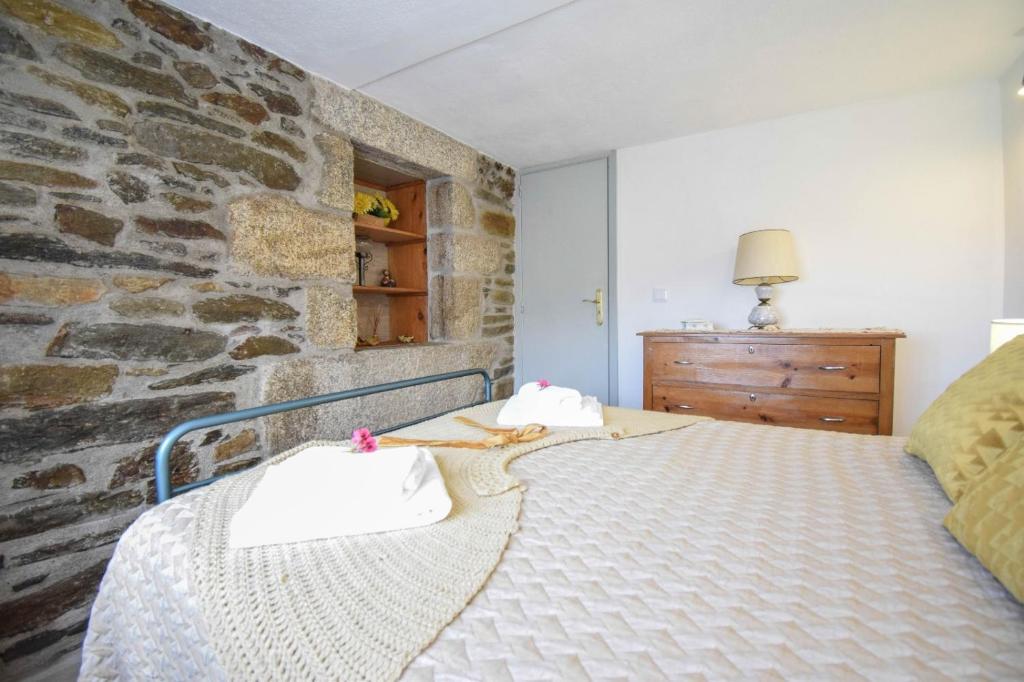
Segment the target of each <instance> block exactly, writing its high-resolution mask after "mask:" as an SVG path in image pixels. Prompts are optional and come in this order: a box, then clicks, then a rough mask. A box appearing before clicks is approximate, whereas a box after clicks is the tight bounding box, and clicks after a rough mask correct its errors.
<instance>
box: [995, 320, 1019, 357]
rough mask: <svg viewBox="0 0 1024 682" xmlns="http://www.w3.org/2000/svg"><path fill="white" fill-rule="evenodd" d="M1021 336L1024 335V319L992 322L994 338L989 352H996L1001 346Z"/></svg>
mask: <svg viewBox="0 0 1024 682" xmlns="http://www.w3.org/2000/svg"><path fill="white" fill-rule="evenodd" d="M1021 334H1024V318H1021V319H1007V320H992V336H991V345H990V346H989V352H990V353H991V352H994V351H995V349H996V348H999V346H1001V345H1003V344H1004V343H1006V342H1007V341H1009V340H1010V339H1012V338H1013V337H1015V336H1020V335H1021Z"/></svg>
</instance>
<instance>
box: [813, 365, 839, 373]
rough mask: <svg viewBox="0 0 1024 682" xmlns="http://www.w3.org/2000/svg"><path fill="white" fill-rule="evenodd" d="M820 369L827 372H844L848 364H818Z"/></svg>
mask: <svg viewBox="0 0 1024 682" xmlns="http://www.w3.org/2000/svg"><path fill="white" fill-rule="evenodd" d="M818 369H820V370H823V371H825V372H842V371H843V370H844V369H846V365H818Z"/></svg>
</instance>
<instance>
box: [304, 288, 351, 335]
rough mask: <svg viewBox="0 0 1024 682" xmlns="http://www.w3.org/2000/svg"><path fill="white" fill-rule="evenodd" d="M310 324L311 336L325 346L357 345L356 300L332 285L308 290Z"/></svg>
mask: <svg viewBox="0 0 1024 682" xmlns="http://www.w3.org/2000/svg"><path fill="white" fill-rule="evenodd" d="M306 327H307V328H308V329H309V340H310V341H312V342H313V343H314V344H316V345H317V346H320V347H321V348H353V347H355V345H356V305H355V301H353V300H352V297H351V296H343V295H342V294H341V293H339V292H338V291H336V290H334V289H331V288H329V287H324V286H312V287H310V288H309V291H308V292H307V293H306Z"/></svg>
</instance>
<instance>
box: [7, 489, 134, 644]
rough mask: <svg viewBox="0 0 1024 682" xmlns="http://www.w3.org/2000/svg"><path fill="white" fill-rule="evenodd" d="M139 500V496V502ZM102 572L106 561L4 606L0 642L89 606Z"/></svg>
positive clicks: (105, 566)
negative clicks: (73, 610) (75, 609)
mask: <svg viewBox="0 0 1024 682" xmlns="http://www.w3.org/2000/svg"><path fill="white" fill-rule="evenodd" d="M136 494H138V493H136ZM141 497H142V496H141V495H139V498H140V499H139V501H140V502H141V501H142V500H141ZM4 522H5V519H0V534H2V533H3V531H2V528H3V526H4V525H5V523H4ZM106 568H107V560H106V559H104V560H102V561H100V562H98V563H95V564H93V565H92V566H90V567H89V568H87V569H85V570H84V571H81V572H79V573H75V574H73V575H71V576H70V577H68V578H64V579H63V580H60V581H58V582H55V583H53V584H52V585H49V586H47V587H45V588H43V589H41V590H36V591H35V592H32V593H31V594H29V595H26V596H24V597H21V598H19V599H14V600H12V601H9V602H7V603H5V604H4V605H3V607H4V617H3V619H0V639H6V638H8V637H12V636H14V635H19V634H21V633H23V632H31V631H32V630H34V629H36V628H38V627H39V626H41V625H45V624H46V623H50V622H52V621H54V620H56V619H57V618H59V617H60V616H62V615H63V614H65V613H67V612H68V611H70V610H71V609H73V608H75V607H78V606H82V605H84V604H87V603H89V601H90V600H91V599H92V598H93V597H94V596H95V595H96V588H97V587H99V584H100V580H101V579H102V578H103V572H104V571H105V570H106Z"/></svg>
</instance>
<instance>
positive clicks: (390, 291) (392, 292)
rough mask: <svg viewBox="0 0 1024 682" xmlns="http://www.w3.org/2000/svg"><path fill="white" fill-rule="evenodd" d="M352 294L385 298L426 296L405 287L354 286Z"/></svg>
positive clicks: (424, 292) (418, 290) (423, 291)
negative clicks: (383, 296)
mask: <svg viewBox="0 0 1024 682" xmlns="http://www.w3.org/2000/svg"><path fill="white" fill-rule="evenodd" d="M352 293H353V294H384V295H385V296H426V295H427V292H426V290H424V289H407V288H405V287H361V286H359V285H354V286H353V287H352Z"/></svg>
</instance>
